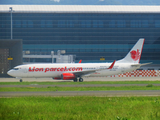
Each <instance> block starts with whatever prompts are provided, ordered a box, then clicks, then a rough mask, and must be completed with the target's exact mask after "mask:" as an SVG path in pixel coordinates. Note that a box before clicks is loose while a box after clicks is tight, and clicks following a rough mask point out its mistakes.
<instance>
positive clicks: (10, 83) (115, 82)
mask: <svg viewBox="0 0 160 120" xmlns="http://www.w3.org/2000/svg"><path fill="white" fill-rule="evenodd" d="M31 84H37V85H81V84H160V81H92V82H88V81H84V82H73V81H67V82H65V81H64V82H0V85H31Z"/></svg>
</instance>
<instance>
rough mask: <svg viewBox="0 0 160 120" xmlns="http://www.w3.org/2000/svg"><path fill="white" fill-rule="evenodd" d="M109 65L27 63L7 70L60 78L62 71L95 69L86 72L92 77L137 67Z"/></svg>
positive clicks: (18, 75)
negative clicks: (91, 71) (111, 66)
mask: <svg viewBox="0 0 160 120" xmlns="http://www.w3.org/2000/svg"><path fill="white" fill-rule="evenodd" d="M110 65H111V63H69V64H63V63H62V64H52V63H51V64H28V65H19V66H17V67H15V68H16V69H11V70H10V71H8V74H9V75H11V76H14V77H18V78H28V77H29V78H32V77H34V78H40V77H51V78H60V77H61V75H62V73H74V72H81V71H82V72H83V71H88V70H94V69H96V72H93V73H89V74H87V76H92V77H94V76H110V75H116V74H121V73H125V72H130V71H133V70H135V69H137V67H132V66H131V64H130V63H115V65H114V67H113V68H112V69H107V68H108V67H109V66H110ZM102 69H103V70H102Z"/></svg>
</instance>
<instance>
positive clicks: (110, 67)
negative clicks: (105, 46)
mask: <svg viewBox="0 0 160 120" xmlns="http://www.w3.org/2000/svg"><path fill="white" fill-rule="evenodd" d="M115 62H116V60H114V62H113V63H112V64H111V66H109V68H108V69H112V68H113V66H114V64H115Z"/></svg>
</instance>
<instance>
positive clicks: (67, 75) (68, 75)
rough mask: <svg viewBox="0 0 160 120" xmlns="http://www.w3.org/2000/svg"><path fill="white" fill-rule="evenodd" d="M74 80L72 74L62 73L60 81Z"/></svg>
mask: <svg viewBox="0 0 160 120" xmlns="http://www.w3.org/2000/svg"><path fill="white" fill-rule="evenodd" d="M75 78H76V76H75V74H73V73H62V75H61V79H62V80H74V79H75Z"/></svg>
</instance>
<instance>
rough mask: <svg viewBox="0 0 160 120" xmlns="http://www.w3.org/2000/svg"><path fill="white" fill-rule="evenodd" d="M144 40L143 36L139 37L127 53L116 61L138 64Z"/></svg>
mask: <svg viewBox="0 0 160 120" xmlns="http://www.w3.org/2000/svg"><path fill="white" fill-rule="evenodd" d="M144 41H145V39H144V38H140V39H139V40H138V41H137V43H136V44H135V45H134V46H133V48H132V49H131V50H130V51H129V53H128V54H127V55H126V56H125V57H124V58H123V59H122V60H119V61H117V62H120V63H135V64H138V63H139V62H140V58H141V54H142V49H143V44H144Z"/></svg>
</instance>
